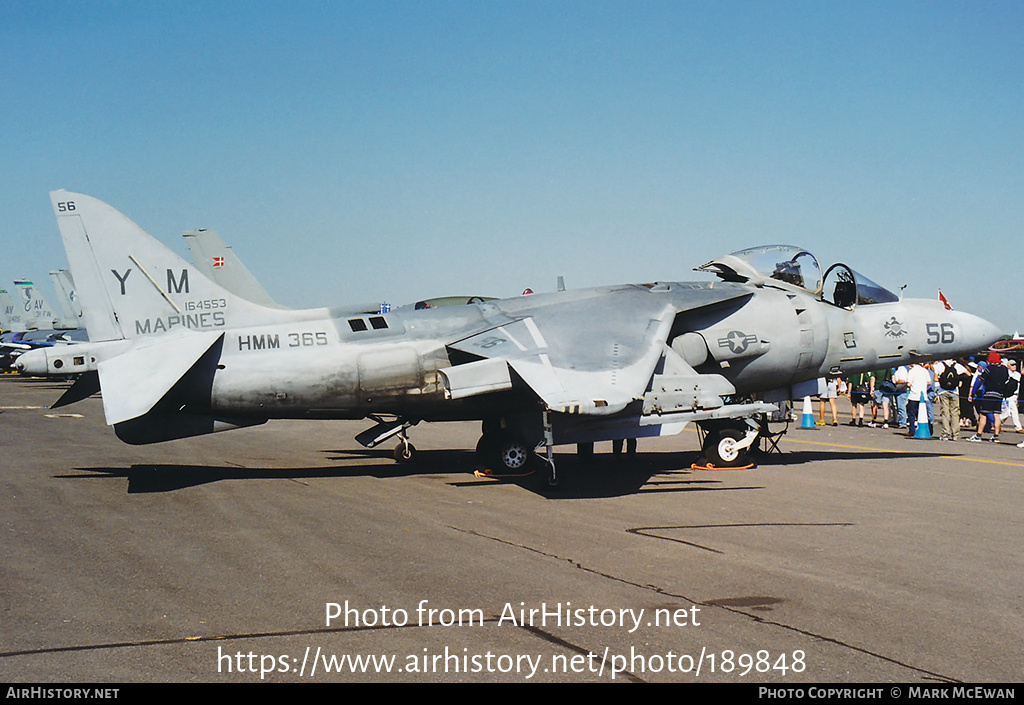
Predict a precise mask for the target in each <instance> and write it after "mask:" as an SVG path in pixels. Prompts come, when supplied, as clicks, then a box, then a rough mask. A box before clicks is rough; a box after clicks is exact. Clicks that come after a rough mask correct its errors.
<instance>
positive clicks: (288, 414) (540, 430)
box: [51, 191, 999, 481]
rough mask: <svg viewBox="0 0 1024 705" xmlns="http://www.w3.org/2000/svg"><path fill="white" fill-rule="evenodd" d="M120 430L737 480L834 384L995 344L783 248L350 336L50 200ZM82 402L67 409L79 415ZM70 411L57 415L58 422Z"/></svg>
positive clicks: (406, 319)
mask: <svg viewBox="0 0 1024 705" xmlns="http://www.w3.org/2000/svg"><path fill="white" fill-rule="evenodd" d="M51 200H52V204H53V210H54V213H55V214H56V216H57V222H58V225H59V227H60V231H61V236H62V238H63V240H64V246H65V249H66V251H67V256H68V262H69V263H70V265H71V270H72V272H73V274H74V278H75V282H76V283H77V286H78V289H79V292H80V295H81V297H80V298H81V301H82V304H83V315H84V318H85V323H86V325H87V327H88V329H89V332H90V334H91V336H92V338H93V341H102V342H100V343H90V345H94V346H95V348H94V350H95V354H96V355H97V359H98V360H99V362H98V366H97V367H98V372H97V373H92V380H91V381H89V376H83V377H82V378H80V380H79V382H78V383H77V384H85V385H89V384H93V385H96V384H97V382H98V386H99V387H100V388H102V391H103V407H104V413H105V415H106V420H107V423H108V424H111V425H113V426H114V430H115V433H116V434H117V436H118V437H119V438H121V439H122V440H123V441H125V442H128V443H137V444H139V443H154V442H160V441H168V440H172V439H179V438H186V437H189V436H196V435H201V434H205V433H211V432H214V431H220V430H226V429H231V428H238V427H243V426H252V425H255V424H260V423H263V422H265V421H267V420H268V419H277V418H290V419H296V418H299V419H302V418H316V419H325V418H335V419H361V418H366V419H368V420H370V421H372V422H373V425H372V426H371V427H370V428H368V429H367V430H366V431H364V432H363V433H361V434H360V435H359V436H357V440H359V441H360V442H361V443H363V444H364V445H367V446H374V445H377V444H379V443H381V442H383V441H384V440H386V439H388V438H392V437H394V436H398V438H399V445H398V447H397V448H396V450H395V455H396V459H398V460H408V459H411V457H412V455H413V451H414V449H413V447H412V445H411V444H410V443H409V440H408V430H409V428H410V427H411V426H413V425H414V424H416V423H418V422H420V421H451V420H474V419H476V420H480V421H482V437H481V439H480V442H479V444H478V446H477V450H478V452H479V453H480V454H481V455H482V456H484V457H485V458H486V459H487V461H488V463H489V464H490V465H491V467H493V468H495V469H496V470H499V471H516V470H520V469H521V468H523V466H525V465H526V464H527V463H529V462H534V459H535V458H536V457H537V455H538V451H540V450H544V451H546V453H545V457H546V459H547V462H548V467H549V472H550V477H551V479H552V481H553V480H554V478H555V472H554V463H553V461H552V448H553V447H554V446H556V445H560V444H569V443H578V444H588V443H592V442H594V441H601V440H618V439H633V438H642V437H648V436H657V435H668V434H674V433H678V432H679V431H681V430H682V429H683V428H684V427H686V426H687V425H688V424H694V423H695V424H698V425H699V426H701V427H702V428H703V429H704V430H706V431H707V432H708V433H707V436H706V439H705V445H704V452H705V454H706V455H707V456H708V458H709V459H710V460H711V461H712V462H714V463H715V464H716V465H723V466H728V465H738V464H741V463H745V462H746V458H745V456H746V454H747V451H748V450H749V448H750V447H751V446H752V445H753V443H754V442H755V441H756V439H757V436H758V432H759V426H760V425H759V423H758V419H759V418H760V416H761V415H763V414H765V413H767V412H769V411H772V410H774V409H775V408H776V407H775V406H774V405H773V404H771V403H769V402H770V401H772V400H780V399H792V398H799V397H802V396H804V394H805V393H806V392H805V388H806V386H807V385H808V383H810V384H813V385H814V386H815V387H816V382H815V380H817V378H819V377H822V376H825V375H830V374H832V375H847V374H852V373H856V372H862V371H869V370H874V369H878V368H880V367H887V366H893V365H897V364H901V363H904V362H907V361H912V360H920V361H924V360H938V359H944V358H949V357H956V356H959V355H963V354H968V353H971V352H974V351H976V350H979V349H982V348H986V347H987V346H988V345H990V344H991V343H992V342H993V341H994V340H996V339H997V338H998V337H999V331H998V330H997V329H996V327H995V326H994V325H992V324H991V323H989V322H988V321H985V320H983V319H981V318H978V317H976V316H972V315H970V314H967V313H964V312H961V311H950V310H947V309H946V308H945V307H943V306H942V304H941V303H939V302H937V301H929V300H899V299H898V297H897V296H895V295H894V294H892V293H891V292H889V291H887V290H886V289H884V288H882V287H881V286H879V285H877V284H875V283H873V282H871V281H870V280H868V279H867V278H865V277H863V276H862V275H860V274H858V273H857V272H855V271H854V270H852V269H850V268H849V267H848V266H846V265H844V264H836V265H833V266H832V267H830V268H829V269H828V270H827V271H825V273H824V275H822V272H821V269H820V267H819V264H818V262H817V260H816V259H815V258H814V256H813V255H811V254H810V253H809V252H808V251H806V250H803V249H801V248H796V247H790V246H768V247H758V248H752V249H749V250H743V251H741V252H736V253H734V254H731V255H726V256H724V257H721V258H719V259H717V260H714V261H712V262H709V263H707V264H705V265H704V266H702V267H700V268H699V269H700V270H703V271H706V272H711V273H714V274H716V275H717V276H718V278H719V280H717V281H714V280H712V281H704V282H657V283H653V284H625V285H619V286H606V287H596V288H591V289H582V290H575V291H573V290H570V291H558V292H554V293H546V294H535V295H531V296H519V297H514V298H509V299H498V300H491V301H485V302H482V303H476V304H468V305H463V306H453V307H442V308H427V309H423V310H414V309H413V310H396V311H392V312H389V313H379V314H353V313H347V312H345V310H344V309H331V308H318V309H309V310H286V309H280V308H270V307H266V306H261V305H258V304H255V303H252V302H249V301H246V300H245V299H242V298H240V297H238V296H236V295H234V294H232V293H230V292H228V291H227V290H225V289H223V288H221V287H219V286H217V285H216V284H214V283H213V282H212V281H211V280H209V279H208V278H206V277H205V276H203V275H202V274H200V272H199V271H198V270H197V269H196V268H195V267H194V266H192V265H190V264H189V263H187V262H185V261H184V260H182V259H181V258H179V257H178V256H177V255H175V254H174V253H172V252H171V251H170V250H168V249H167V248H166V247H164V246H163V245H162V244H160V243H159V242H158V241H156V240H155V239H154V238H152V237H151V236H150V235H149V234H147V233H146V232H145V231H144V230H142V228H140V227H139V226H138V225H136V224H135V223H134V222H132V221H131V220H129V219H128V218H127V217H126V216H124V215H123V214H121V213H120V212H118V211H117V210H115V209H113V208H111V207H110V206H108V205H107V204H105V203H103V202H101V201H99V200H97V199H95V198H92V197H90V196H85V195H81V194H75V193H69V192H67V191H55V192H53V193H51ZM73 392H74V388H72V389H71V390H69V392H68V394H70V395H72V398H74V397H75V396H76V395H75V394H73ZM58 403H59V402H58Z"/></svg>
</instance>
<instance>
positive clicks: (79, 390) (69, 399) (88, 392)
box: [50, 370, 100, 409]
mask: <svg viewBox="0 0 1024 705" xmlns="http://www.w3.org/2000/svg"><path fill="white" fill-rule="evenodd" d="M98 391H100V377H99V374H97V372H96V370H89V371H88V372H83V373H82V374H80V375H79V376H78V379H76V380H75V383H74V384H72V385H71V386H70V387H68V389H67V391H66V392H64V393H63V394H61V395H60V399H58V400H57V401H55V402H54V403H53V406H51V407H50V408H51V409H59V408H60V407H62V406H67V405H68V404H74V403H75V402H76V401H82V400H83V399H86V398H88V397H91V396H92V395H93V394H95V393H96V392H98Z"/></svg>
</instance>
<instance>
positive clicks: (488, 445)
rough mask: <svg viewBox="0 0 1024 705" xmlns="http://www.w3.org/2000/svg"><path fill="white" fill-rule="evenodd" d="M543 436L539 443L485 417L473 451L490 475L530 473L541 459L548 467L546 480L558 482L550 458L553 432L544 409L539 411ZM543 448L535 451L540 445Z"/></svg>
mask: <svg viewBox="0 0 1024 705" xmlns="http://www.w3.org/2000/svg"><path fill="white" fill-rule="evenodd" d="M542 421H543V438H542V441H541V443H540V444H538V443H536V442H533V443H531V442H530V441H528V440H527V439H526V435H527V434H525V433H524V432H523V431H521V430H519V429H516V428H514V427H512V426H503V424H502V423H501V421H499V420H497V419H488V420H486V421H484V423H483V435H482V436H480V440H479V441H478V442H477V444H476V454H477V458H479V460H480V462H481V463H483V464H484V466H485V467H487V468H488V472H487V474H488V475H489V476H492V477H524V476H526V475H530V474H533V472H534V468H535V466H536V465H537V464H539V463H541V462H543V463H545V464H546V465H547V469H548V484H549V485H551V486H552V487H554V486H556V485H557V484H558V475H557V473H556V471H555V461H554V454H553V448H554V435H553V433H552V430H551V423H550V419H549V418H548V412H547V411H546V410H545V411H544V412H543V413H542ZM541 444H542V445H543V446H544V447H545V449H546V452H545V454H544V455H543V456H542V455H539V454H538V453H537V450H538V449H539V447H540V445H541Z"/></svg>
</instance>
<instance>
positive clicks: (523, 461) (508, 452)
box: [494, 437, 533, 472]
mask: <svg viewBox="0 0 1024 705" xmlns="http://www.w3.org/2000/svg"><path fill="white" fill-rule="evenodd" d="M494 458H495V461H496V465H497V469H498V470H499V471H502V472H504V471H508V472H518V471H521V470H524V469H525V468H526V466H527V465H529V463H530V460H531V459H532V458H533V448H530V447H529V446H528V445H527V444H526V443H524V442H523V441H521V440H519V439H518V438H512V437H506V438H503V439H501V440H500V441H499V442H498V443H497V444H496V445H495V448H494Z"/></svg>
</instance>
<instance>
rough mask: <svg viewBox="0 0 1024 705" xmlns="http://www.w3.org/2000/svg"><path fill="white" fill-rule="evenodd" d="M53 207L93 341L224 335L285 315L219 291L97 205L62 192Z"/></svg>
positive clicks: (132, 225) (135, 228)
mask: <svg viewBox="0 0 1024 705" xmlns="http://www.w3.org/2000/svg"><path fill="white" fill-rule="evenodd" d="M50 200H51V202H52V205H53V212H54V214H55V215H56V216H57V225H58V227H59V228H60V233H61V238H62V239H63V241H64V249H65V251H66V252H67V256H68V263H69V264H70V265H71V271H72V273H73V275H74V280H75V284H76V286H77V288H78V292H79V294H80V300H81V302H82V317H83V319H84V322H85V325H86V327H87V328H88V330H89V336H90V339H92V340H94V341H102V340H122V339H126V338H135V337H139V336H144V335H151V334H160V333H165V332H167V331H169V330H171V329H175V328H189V329H196V330H210V331H221V330H224V329H226V328H230V327H237V326H244V325H250V324H263V323H271V322H274V321H275V320H279V319H280V318H281V315H282V314H285V313H286V312H284V311H280V310H277V309H268V308H266V307H264V306H260V305H259V304H254V303H251V302H249V301H246V300H245V299H243V298H241V297H239V296H237V295H235V294H233V293H231V292H229V291H228V290H226V289H224V288H223V287H221V286H219V285H217V284H216V283H215V282H213V281H211V280H210V279H209V278H207V277H205V276H203V274H201V273H200V272H199V270H198V269H196V268H195V267H194V266H193V265H191V264H189V263H188V262H186V261H185V260H183V259H182V258H181V257H179V256H178V255H176V254H175V253H173V252H171V251H170V250H169V249H168V248H167V247H165V246H164V245H163V244H161V243H160V242H158V241H157V240H156V239H154V238H153V237H152V236H151V235H149V233H147V232H146V231H145V230H143V229H142V228H140V227H139V226H138V225H136V224H135V223H134V222H132V221H131V220H129V219H128V218H127V217H126V216H125V215H124V214H122V213H120V212H119V211H117V210H115V209H114V208H112V207H110V206H109V205H107V204H106V203H103V202H102V201H100V200H98V199H95V198H92V197H91V196H85V195H83V194H78V193H70V192H68V191H64V190H61V191H54V192H52V193H51V194H50ZM268 314H269V315H268Z"/></svg>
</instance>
